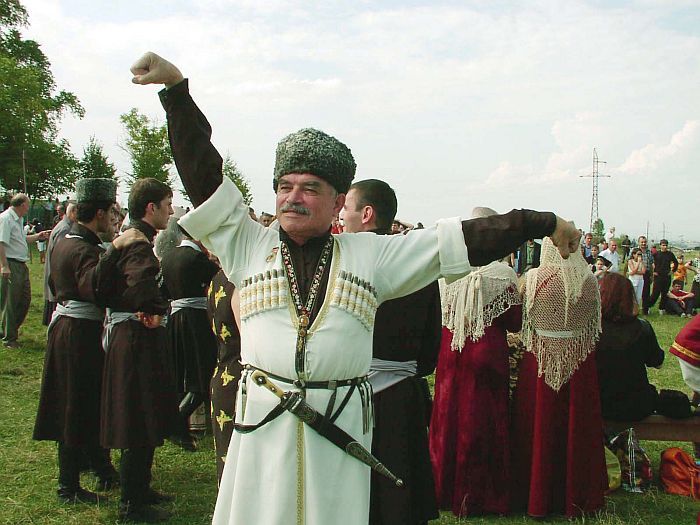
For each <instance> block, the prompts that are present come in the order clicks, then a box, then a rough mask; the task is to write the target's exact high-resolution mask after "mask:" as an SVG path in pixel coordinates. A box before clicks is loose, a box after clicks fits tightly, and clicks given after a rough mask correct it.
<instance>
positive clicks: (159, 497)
mask: <svg viewBox="0 0 700 525" xmlns="http://www.w3.org/2000/svg"><path fill="white" fill-rule="evenodd" d="M174 499H175V497H174V496H171V495H170V494H164V493H162V492H158V491H157V490H155V489H152V488H151V487H148V489H146V493H145V495H144V497H143V502H144V503H145V504H146V505H158V504H159V503H170V502H171V501H173V500H174Z"/></svg>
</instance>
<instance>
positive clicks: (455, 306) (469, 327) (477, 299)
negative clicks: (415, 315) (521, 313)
mask: <svg viewBox="0 0 700 525" xmlns="http://www.w3.org/2000/svg"><path fill="white" fill-rule="evenodd" d="M495 214H496V212H495V211H494V210H492V209H490V208H481V207H480V208H474V210H473V211H472V218H478V217H488V216H490V215H495ZM514 304H520V296H519V294H518V289H517V277H516V275H515V272H514V271H513V269H512V268H511V267H510V266H508V265H507V264H505V263H502V262H499V261H494V262H492V263H491V264H488V265H486V266H481V267H478V268H472V271H471V272H470V273H469V274H468V275H466V276H464V277H462V278H461V279H458V280H456V281H455V282H453V283H450V284H448V285H445V286H444V287H443V289H442V325H443V326H444V327H446V328H447V329H448V330H449V331H450V332H452V344H451V348H452V350H453V351H454V350H457V351H460V352H461V351H462V348H463V347H464V342H465V341H466V339H467V337H468V338H469V339H471V340H472V341H478V340H479V339H481V338H482V337H483V336H484V333H485V330H486V328H488V327H489V326H491V324H492V323H493V321H494V319H496V318H497V317H499V316H500V315H502V314H503V313H504V312H505V311H506V310H508V308H510V307H511V306H513V305H514Z"/></svg>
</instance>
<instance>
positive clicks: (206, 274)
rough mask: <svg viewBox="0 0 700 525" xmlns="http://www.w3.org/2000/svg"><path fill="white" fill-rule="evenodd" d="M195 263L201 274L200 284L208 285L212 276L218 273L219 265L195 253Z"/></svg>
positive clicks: (199, 253)
mask: <svg viewBox="0 0 700 525" xmlns="http://www.w3.org/2000/svg"><path fill="white" fill-rule="evenodd" d="M197 263H198V265H197V266H198V268H199V271H200V272H201V276H202V282H204V283H207V284H209V283H210V282H211V280H212V279H213V278H214V276H215V275H216V274H217V273H219V265H218V264H216V263H215V262H213V261H211V260H210V259H209V257H207V256H206V255H205V254H204V253H201V252H198V253H197Z"/></svg>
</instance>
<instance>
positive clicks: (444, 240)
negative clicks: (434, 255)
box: [437, 217, 471, 283]
mask: <svg viewBox="0 0 700 525" xmlns="http://www.w3.org/2000/svg"><path fill="white" fill-rule="evenodd" d="M437 236H438V252H439V257H440V274H441V275H442V276H443V277H444V278H445V281H447V283H451V282H453V281H456V280H457V279H459V278H461V277H464V276H465V275H467V274H468V273H469V272H470V271H471V265H470V264H469V252H468V251H467V245H466V244H465V243H464V234H463V233H462V220H461V219H460V218H459V217H450V218H449V219H440V220H439V221H437Z"/></svg>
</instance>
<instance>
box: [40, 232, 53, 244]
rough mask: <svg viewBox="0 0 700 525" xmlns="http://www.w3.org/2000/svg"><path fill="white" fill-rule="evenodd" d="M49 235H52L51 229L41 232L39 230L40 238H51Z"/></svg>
mask: <svg viewBox="0 0 700 525" xmlns="http://www.w3.org/2000/svg"><path fill="white" fill-rule="evenodd" d="M49 235H51V230H44V231H41V232H39V240H40V241H45V240H46V239H48V238H49Z"/></svg>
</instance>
